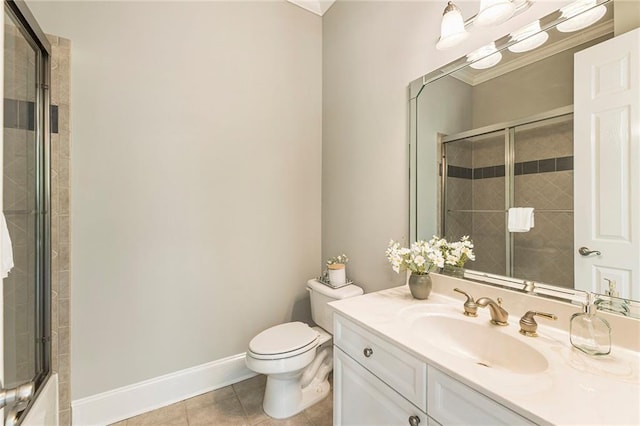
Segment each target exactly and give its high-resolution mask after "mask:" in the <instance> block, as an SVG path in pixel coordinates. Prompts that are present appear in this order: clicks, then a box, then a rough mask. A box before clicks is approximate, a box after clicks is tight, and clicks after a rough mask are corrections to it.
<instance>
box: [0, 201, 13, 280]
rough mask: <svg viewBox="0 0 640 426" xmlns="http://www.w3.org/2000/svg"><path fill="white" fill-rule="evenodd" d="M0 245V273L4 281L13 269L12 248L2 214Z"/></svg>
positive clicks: (0, 216) (0, 217)
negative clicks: (0, 248)
mask: <svg viewBox="0 0 640 426" xmlns="http://www.w3.org/2000/svg"><path fill="white" fill-rule="evenodd" d="M0 244H2V265H1V269H2V271H0V272H2V278H3V279H4V278H7V277H8V276H9V271H11V269H12V268H13V247H12V245H11V237H9V228H7V220H6V219H5V217H4V213H0Z"/></svg>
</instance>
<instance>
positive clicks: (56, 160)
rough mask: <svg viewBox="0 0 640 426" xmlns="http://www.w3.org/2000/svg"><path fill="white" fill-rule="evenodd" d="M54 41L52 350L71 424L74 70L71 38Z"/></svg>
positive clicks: (65, 417) (64, 413)
mask: <svg viewBox="0 0 640 426" xmlns="http://www.w3.org/2000/svg"><path fill="white" fill-rule="evenodd" d="M48 39H49V42H50V43H51V49H52V52H51V104H52V105H56V106H57V113H58V117H57V129H55V130H57V133H52V135H51V256H52V259H51V290H52V298H51V316H52V318H51V328H52V330H51V336H52V340H51V349H52V350H51V352H52V368H53V370H54V371H56V372H57V373H58V379H59V386H60V387H59V391H60V397H59V402H60V425H61V426H66V425H69V424H71V368H70V356H69V354H70V350H71V344H70V305H71V303H70V302H71V292H70V280H69V279H70V273H69V271H70V269H71V261H70V256H69V253H70V241H71V238H70V222H69V200H70V198H69V195H70V189H71V181H70V176H69V169H70V148H71V132H70V130H69V129H70V125H69V124H70V116H69V101H70V89H69V87H70V71H69V69H70V68H69V64H70V59H71V44H70V42H69V40H67V39H64V38H61V37H56V36H48Z"/></svg>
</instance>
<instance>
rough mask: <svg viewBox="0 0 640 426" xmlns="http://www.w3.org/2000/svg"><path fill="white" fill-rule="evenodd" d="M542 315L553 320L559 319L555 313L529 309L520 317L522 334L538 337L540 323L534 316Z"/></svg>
mask: <svg viewBox="0 0 640 426" xmlns="http://www.w3.org/2000/svg"><path fill="white" fill-rule="evenodd" d="M536 315H537V316H540V317H544V318H548V319H551V320H557V319H558V317H557V316H555V315H554V314H548V313H546V312H536V311H528V312H527V313H526V314H524V315H523V316H522V318H520V334H524V335H525V336H529V337H536V336H537V335H538V333H537V330H538V323H537V322H536V320H535V319H534V318H533V317H534V316H536Z"/></svg>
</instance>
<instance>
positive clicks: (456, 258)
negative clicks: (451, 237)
mask: <svg viewBox="0 0 640 426" xmlns="http://www.w3.org/2000/svg"><path fill="white" fill-rule="evenodd" d="M434 239H436V240H437V239H438V237H436V236H434V237H433V239H432V241H433V240H434ZM438 241H439V242H441V243H440V244H439V247H440V250H441V251H442V256H443V257H444V263H445V264H447V265H451V266H456V267H458V268H462V267H464V264H465V263H467V261H468V260H472V261H473V260H476V255H475V254H474V253H473V241H471V240H470V239H469V236H468V235H465V236H463V237H462V238H460V241H456V242H453V243H449V242H447V240H445V239H444V238H442V239H440V240H438Z"/></svg>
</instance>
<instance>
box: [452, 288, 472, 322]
mask: <svg viewBox="0 0 640 426" xmlns="http://www.w3.org/2000/svg"><path fill="white" fill-rule="evenodd" d="M453 291H457V292H458V293H462V294H464V295H465V296H467V301H466V302H464V314H465V315H466V316H468V317H477V316H478V305H477V304H476V302H474V300H473V297H471V295H469V294H468V293H465V292H464V291H462V290H460V289H459V288H454V289H453Z"/></svg>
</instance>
